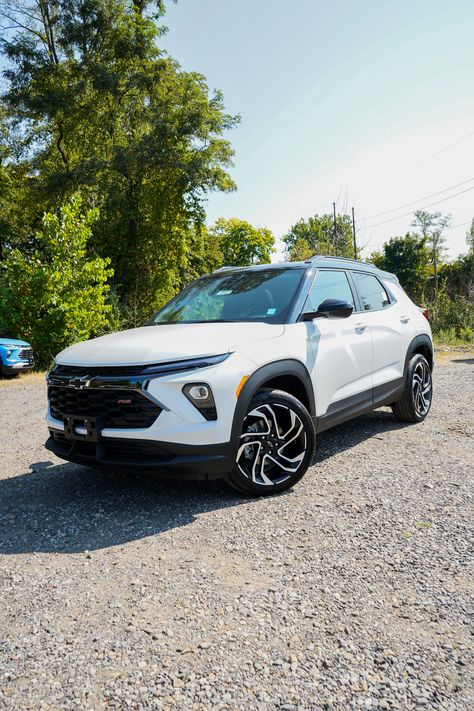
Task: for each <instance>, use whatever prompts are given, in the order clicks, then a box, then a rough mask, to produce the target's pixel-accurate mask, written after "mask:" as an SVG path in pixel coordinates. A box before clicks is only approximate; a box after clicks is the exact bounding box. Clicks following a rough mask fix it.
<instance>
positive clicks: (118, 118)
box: [3, 0, 238, 315]
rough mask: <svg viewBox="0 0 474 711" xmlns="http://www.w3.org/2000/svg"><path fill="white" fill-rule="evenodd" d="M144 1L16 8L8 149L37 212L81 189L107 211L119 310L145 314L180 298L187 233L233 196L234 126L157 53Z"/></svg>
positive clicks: (7, 99) (76, 1)
mask: <svg viewBox="0 0 474 711" xmlns="http://www.w3.org/2000/svg"><path fill="white" fill-rule="evenodd" d="M163 4H164V3H162V2H160V3H159V4H158V7H157V6H156V3H155V4H153V3H151V2H150V1H149V0H107V2H106V1H105V0H32V2H31V4H30V3H26V2H25V3H23V1H22V0H9V2H8V3H6V2H4V3H3V14H4V15H6V17H7V19H8V22H9V26H10V27H15V26H16V27H17V30H16V31H13V32H12V35H11V36H10V35H9V39H8V40H6V41H5V42H4V45H3V51H4V55H5V59H6V61H7V69H6V71H5V77H6V79H7V91H6V93H5V95H4V97H3V101H4V105H5V107H6V110H7V114H8V116H7V118H8V129H9V140H10V142H11V143H13V145H14V151H15V154H16V155H17V157H18V160H19V161H21V162H22V163H23V164H25V165H26V166H27V171H28V173H29V175H30V176H32V178H33V179H32V180H30V181H28V189H27V197H26V198H25V200H26V202H27V203H28V205H35V206H36V209H37V212H38V214H40V213H41V212H42V211H44V210H50V209H54V208H55V206H56V205H58V204H61V203H62V202H63V200H64V199H65V198H67V196H69V195H71V194H72V193H73V192H74V191H76V190H78V189H80V190H81V192H82V194H83V196H84V199H85V200H86V201H88V202H89V204H90V205H94V206H97V207H98V208H99V210H100V219H99V220H98V221H97V222H96V223H95V226H94V235H93V240H92V243H91V244H92V245H93V246H94V247H95V249H96V250H97V251H98V253H99V254H101V255H102V256H110V257H111V259H112V265H113V267H114V271H115V277H114V286H115V289H116V291H117V293H118V294H119V296H120V298H121V300H122V302H123V303H126V302H127V301H128V300H129V299H130V298H132V297H133V298H134V296H135V295H136V294H137V293H139V294H140V299H141V302H142V304H143V307H142V312H143V315H145V314H147V313H149V311H150V309H152V308H154V307H155V306H157V305H158V304H159V302H160V301H163V300H164V299H166V298H167V297H168V296H170V295H171V294H172V293H173V291H174V290H175V287H176V284H178V283H179V271H180V269H181V268H182V265H183V262H185V260H186V254H187V252H188V251H189V250H188V245H187V238H188V236H189V235H190V234H191V233H192V225H194V224H196V225H199V224H202V223H203V222H204V207H203V205H204V200H205V197H206V194H207V193H208V192H210V191H213V190H223V191H228V190H232V189H234V187H235V186H234V183H233V181H232V180H231V178H230V177H229V174H228V172H227V169H228V168H229V166H231V164H232V155H233V152H232V149H231V146H230V144H229V142H228V141H227V140H224V138H223V134H224V132H225V131H226V130H227V129H229V128H232V127H233V126H235V124H236V122H237V121H238V117H233V116H230V115H229V114H227V113H225V110H224V106H223V99H222V95H221V94H220V93H219V92H214V93H213V94H210V93H209V90H208V87H207V84H206V81H205V79H204V77H203V76H201V75H200V74H197V73H193V72H185V71H183V70H182V69H181V67H180V66H179V65H178V64H177V63H176V62H175V61H174V60H172V59H171V58H170V57H168V56H167V55H166V54H165V53H164V52H162V51H161V50H160V49H159V46H158V45H159V38H160V35H161V33H162V31H163V28H161V27H160V26H159V24H158V23H159V18H160V17H161V15H162V14H163Z"/></svg>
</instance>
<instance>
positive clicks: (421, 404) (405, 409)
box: [392, 353, 433, 422]
mask: <svg viewBox="0 0 474 711" xmlns="http://www.w3.org/2000/svg"><path fill="white" fill-rule="evenodd" d="M432 399H433V381H432V377H431V368H430V364H429V363H428V361H427V360H426V358H425V357H424V356H422V355H421V353H415V355H414V356H413V357H412V358H411V359H410V362H409V363H408V368H407V375H406V381H405V389H404V391H403V395H402V397H401V398H400V400H398V402H395V403H393V405H392V410H393V414H394V415H395V417H396V418H397V419H398V420H403V421H404V422H422V421H423V420H424V419H425V417H426V416H427V414H428V412H429V411H430V408H431V401H432Z"/></svg>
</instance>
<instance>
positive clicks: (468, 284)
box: [370, 211, 474, 343]
mask: <svg viewBox="0 0 474 711" xmlns="http://www.w3.org/2000/svg"><path fill="white" fill-rule="evenodd" d="M449 219H450V218H448V217H442V216H441V215H440V213H434V214H430V213H426V212H422V211H417V212H416V213H415V220H414V223H416V224H417V225H418V226H419V229H420V231H421V233H422V234H418V235H417V234H414V233H408V234H407V235H405V237H395V238H392V239H390V240H389V241H388V242H386V243H385V244H384V246H383V251H382V252H376V253H374V254H372V256H371V258H370V261H372V262H373V263H374V264H375V265H376V266H378V267H380V268H381V269H385V270H387V271H390V272H393V273H395V274H397V276H398V278H399V279H400V283H401V285H402V286H403V287H404V289H405V290H406V291H407V292H408V294H409V295H410V296H411V298H412V299H413V300H414V301H416V302H418V303H423V304H424V305H428V306H429V311H430V320H431V326H432V329H433V333H434V334H435V335H436V336H437V337H438V338H440V339H441V340H443V341H446V342H453V343H455V342H457V341H467V342H472V340H473V337H474V241H473V240H472V234H473V228H472V227H471V231H470V232H469V233H468V235H467V236H466V241H467V244H468V246H469V251H468V253H467V254H465V255H464V256H461V257H458V259H456V260H454V261H453V262H448V263H445V264H443V263H441V265H439V262H437V261H436V260H437V259H438V258H441V256H442V243H443V240H442V236H441V232H442V230H443V229H444V226H445V225H447V224H448V223H449ZM473 223H474V221H473ZM434 233H436V234H435V235H434V237H433V234H434ZM435 269H437V271H435Z"/></svg>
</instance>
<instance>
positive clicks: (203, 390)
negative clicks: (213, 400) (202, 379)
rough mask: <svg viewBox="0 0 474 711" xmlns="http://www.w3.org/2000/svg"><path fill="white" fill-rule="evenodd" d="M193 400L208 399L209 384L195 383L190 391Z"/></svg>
mask: <svg viewBox="0 0 474 711" xmlns="http://www.w3.org/2000/svg"><path fill="white" fill-rule="evenodd" d="M188 393H189V395H190V397H192V399H193V400H207V398H208V397H209V388H208V387H207V385H193V386H192V387H190V388H189V391H188Z"/></svg>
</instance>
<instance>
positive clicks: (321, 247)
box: [283, 215, 354, 261]
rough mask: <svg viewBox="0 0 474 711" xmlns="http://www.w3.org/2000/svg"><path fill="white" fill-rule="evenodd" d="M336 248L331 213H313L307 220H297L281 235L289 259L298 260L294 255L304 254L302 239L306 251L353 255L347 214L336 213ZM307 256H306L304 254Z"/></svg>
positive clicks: (350, 221)
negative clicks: (305, 245) (306, 248)
mask: <svg viewBox="0 0 474 711" xmlns="http://www.w3.org/2000/svg"><path fill="white" fill-rule="evenodd" d="M336 236H337V250H336V243H335V238H334V218H333V216H332V215H314V217H309V218H308V219H307V220H303V219H301V220H298V222H297V223H296V224H294V225H293V226H292V227H290V229H289V230H288V232H287V234H286V235H285V236H284V237H283V241H284V242H285V244H286V254H287V258H288V259H289V260H290V261H298V260H299V257H298V259H297V258H296V256H295V255H294V250H295V249H296V255H299V254H306V252H305V250H304V249H303V241H304V242H306V244H307V247H308V251H309V252H310V253H311V255H314V254H328V255H332V254H336V251H337V254H338V256H340V257H349V258H353V257H354V246H353V237H352V219H351V217H350V216H349V215H336ZM305 258H307V256H305Z"/></svg>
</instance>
